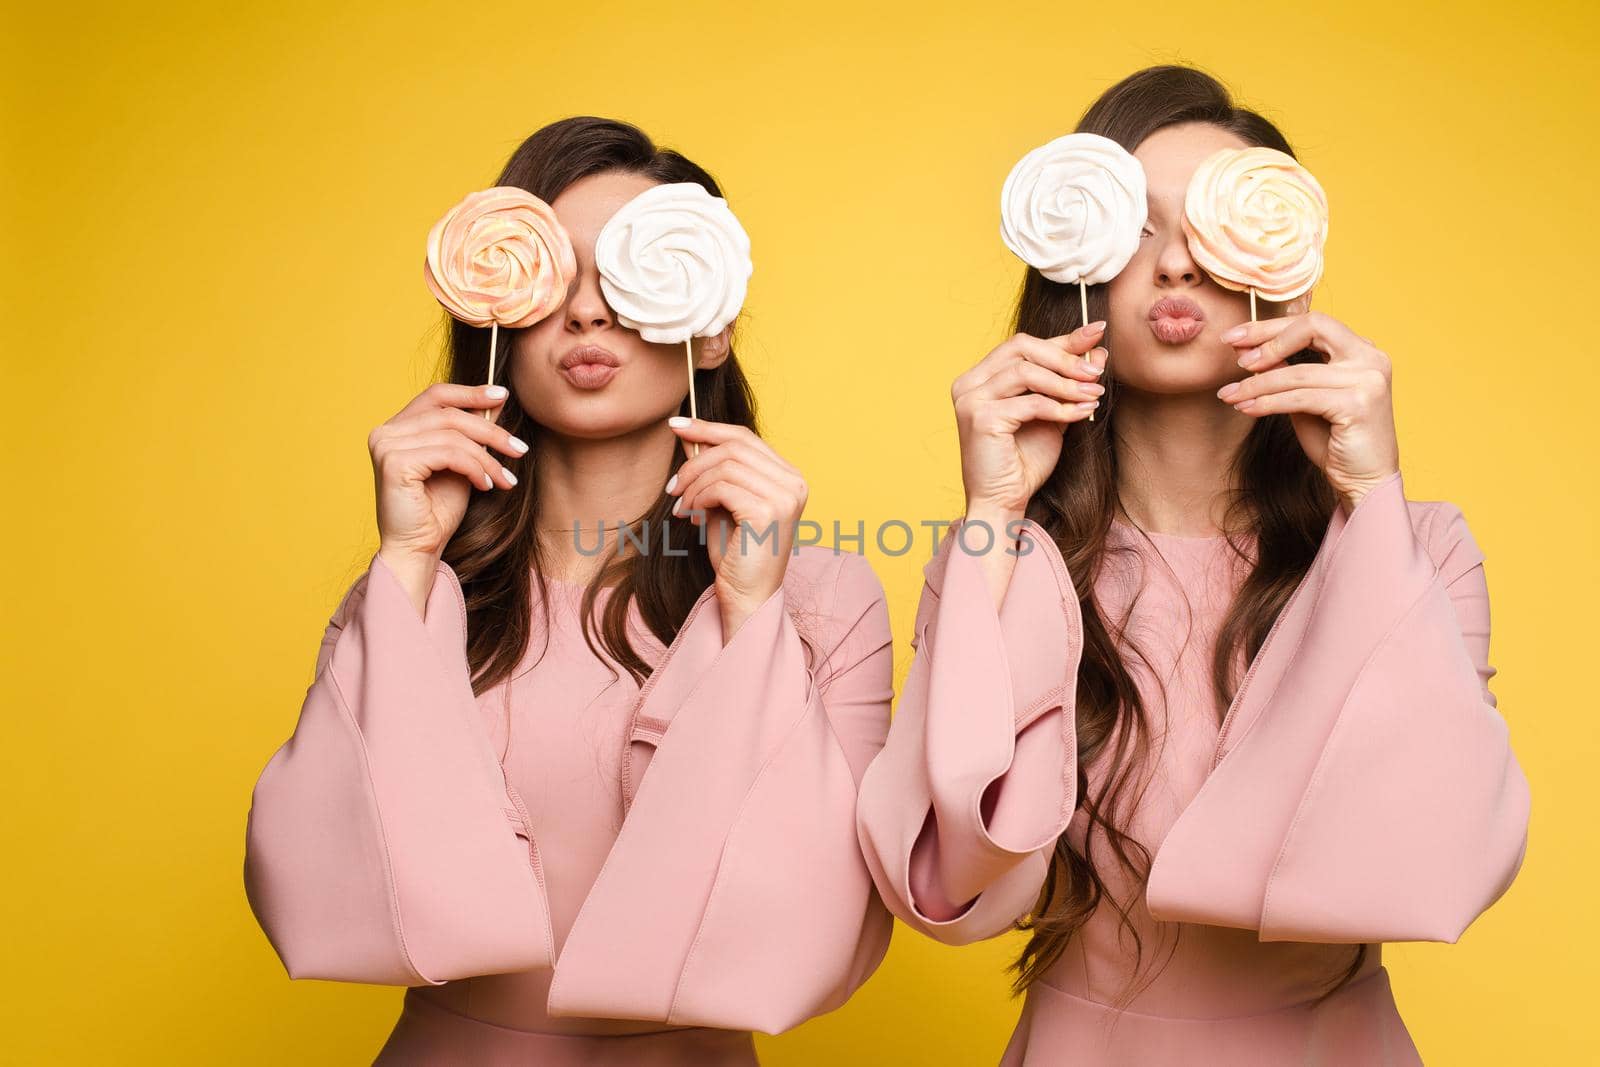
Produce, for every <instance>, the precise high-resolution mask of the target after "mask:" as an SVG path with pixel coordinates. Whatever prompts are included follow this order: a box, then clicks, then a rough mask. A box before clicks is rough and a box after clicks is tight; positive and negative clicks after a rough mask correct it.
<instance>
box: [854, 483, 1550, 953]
mask: <svg viewBox="0 0 1600 1067" xmlns="http://www.w3.org/2000/svg"><path fill="white" fill-rule="evenodd" d="M957 525H958V524H952V526H951V529H952V530H954V529H955V528H956V527H957ZM1022 542H1023V544H1022V545H1021V546H1020V547H1019V551H1024V552H1025V554H1023V555H1021V556H1020V557H1019V558H1018V560H1017V565H1016V570H1015V573H1014V576H1013V577H1012V580H1011V583H1010V586H1009V588H1008V590H1007V593H1006V596H1005V600H1004V602H1003V604H1002V605H1001V608H1000V610H999V611H998V612H996V610H995V608H994V603H993V599H992V597H991V596H990V594H989V592H988V589H987V587H986V585H985V582H984V578H983V575H982V573H981V572H980V570H979V569H978V567H977V566H976V563H975V561H974V559H973V558H972V557H971V556H969V555H968V554H967V553H966V552H963V551H960V550H952V548H951V545H952V544H953V541H952V539H950V538H946V539H945V541H944V543H943V544H942V546H941V548H940V550H939V552H938V554H937V555H936V556H935V558H934V559H933V560H932V561H931V562H930V563H929V564H928V565H927V566H926V567H925V568H924V574H925V577H926V584H925V586H924V588H923V593H922V599H921V602H920V604H919V606H918V611H917V617H916V623H915V633H914V636H913V647H914V648H916V649H917V650H918V652H917V654H916V656H915V658H914V660H913V662H912V666H911V672H910V675H909V676H908V678H907V680H906V683H905V686H904V690H903V692H902V696H901V702H900V707H899V710H898V711H897V712H896V714H895V718H894V723H893V726H892V728H891V730H890V733H889V738H888V741H887V743H886V745H885V746H884V749H883V751H882V753H881V754H880V755H879V756H878V758H877V759H876V760H875V761H874V762H873V764H872V766H871V767H870V768H869V769H868V771H867V774H866V777H865V778H864V780H863V781H862V785H861V794H860V803H859V808H858V816H857V817H858V830H859V833H860V837H861V843H862V846H863V849H864V851H865V854H866V858H867V863H868V866H869V867H870V869H871V871H872V875H873V878H874V880H875V881H876V883H877V886H878V889H879V891H880V892H881V893H882V895H883V897H884V898H885V900H886V901H887V903H888V905H889V907H890V909H891V910H892V911H893V912H894V913H895V914H896V915H898V916H899V917H900V918H901V919H902V920H904V921H905V922H906V923H908V924H909V925H911V926H913V927H915V928H917V929H918V930H921V931H922V932H923V933H925V934H928V935H929V936H931V937H934V938H937V939H938V940H940V941H944V942H947V943H951V944H960V943H966V942H971V941H976V940H980V939H983V938H987V937H992V936H994V935H996V934H999V933H1001V932H1003V931H1005V930H1006V929H1008V928H1009V927H1010V926H1011V925H1012V923H1013V922H1014V921H1015V920H1017V919H1018V918H1019V917H1021V916H1022V915H1024V914H1025V913H1026V912H1028V911H1029V910H1030V909H1031V908H1032V907H1033V906H1034V904H1035V899H1036V897H1037V895H1038V893H1039V890H1040V888H1041V885H1042V883H1043V880H1044V876H1045V872H1046V870H1047V862H1048V860H1049V857H1050V853H1051V850H1052V848H1053V846H1054V843H1055V841H1056V838H1057V837H1058V836H1060V834H1061V833H1062V832H1063V831H1064V830H1065V829H1066V827H1067V824H1068V822H1069V820H1070V819H1071V817H1072V814H1073V811H1074V809H1075V808H1076V806H1077V803H1078V797H1077V743H1076V730H1075V722H1074V710H1073V709H1074V702H1075V698H1076V682H1077V670H1078V663H1079V658H1080V655H1081V653H1082V647H1083V639H1082V618H1081V615H1080V609H1079V604H1078V599H1077V595H1076V593H1075V592H1074V588H1073V583H1072V580H1071V578H1070V576H1069V575H1068V573H1067V569H1066V566H1065V564H1064V562H1063V560H1062V557H1061V554H1060V552H1059V551H1058V549H1057V548H1056V546H1055V544H1054V543H1053V542H1052V541H1051V539H1050V537H1049V536H1048V535H1047V534H1046V533H1045V531H1044V530H1043V528H1041V527H1040V526H1039V525H1038V524H1036V523H1033V522H1029V523H1027V526H1026V529H1025V530H1024V532H1023V535H1022ZM1483 559H1484V557H1483V554H1482V552H1480V551H1479V549H1478V547H1477V545H1476V543H1475V542H1474V541H1473V539H1472V536H1471V534H1470V533H1469V531H1468V529H1467V524H1466V521H1465V519H1464V518H1463V517H1462V514H1461V512H1460V510H1459V509H1458V508H1456V507H1455V506H1453V505H1451V504H1447V503H1443V502H1424V503H1414V504H1413V503H1408V501H1407V500H1406V499H1405V495H1404V489H1403V485H1402V481H1401V477H1400V475H1399V474H1398V473H1397V474H1395V475H1394V476H1392V477H1391V478H1390V479H1389V480H1388V481H1386V482H1384V483H1383V484H1381V485H1379V486H1378V487H1377V488H1375V489H1373V490H1372V491H1371V493H1370V494H1369V495H1368V496H1366V497H1365V498H1364V499H1363V500H1362V501H1361V503H1360V504H1359V505H1358V506H1357V508H1356V509H1355V511H1354V512H1353V513H1352V514H1351V515H1349V516H1346V515H1345V513H1344V511H1343V510H1342V509H1340V510H1337V511H1336V512H1335V514H1334V516H1333V518H1332V520H1331V522H1330V523H1329V525H1328V529H1327V532H1326V534H1325V536H1324V537H1323V540H1322V544H1321V546H1320V548H1319V550H1318V552H1317V555H1316V558H1315V560H1314V562H1313V564H1312V566H1311V569H1310V571H1309V573H1308V574H1307V575H1306V577H1305V579H1304V581H1303V582H1302V583H1301V584H1300V586H1299V588H1298V589H1297V590H1296V592H1295V593H1294V595H1293V596H1292V598H1291V599H1290V601H1289V602H1288V604H1287V606H1286V607H1285V609H1284V610H1283V612H1282V613H1281V614H1280V616H1279V618H1278V620H1277V623H1276V624H1275V626H1274V627H1273V629H1272V631H1271V634H1270V636H1269V637H1268V639H1267V641H1266V644H1265V646H1264V647H1263V648H1262V650H1261V652H1260V654H1259V655H1258V656H1257V657H1256V659H1255V661H1254V662H1253V664H1252V665H1251V667H1250V669H1249V671H1248V673H1247V675H1246V676H1245V678H1244V680H1243V683H1242V685H1241V686H1240V689H1239V692H1238V694H1237V695H1236V696H1235V699H1234V702H1233V706H1232V708H1231V709H1230V710H1229V712H1228V716H1227V718H1226V720H1225V722H1224V724H1223V726H1222V731H1221V734H1220V737H1219V741H1218V745H1217V751H1216V754H1215V757H1214V760H1213V769H1212V770H1211V773H1210V776H1209V777H1208V778H1207V779H1206V781H1205V784H1204V785H1203V786H1202V788H1201V790H1200V792H1199V794H1198V795H1197V796H1196V797H1195V798H1194V800H1193V801H1192V802H1191V803H1190V804H1189V806H1188V807H1187V808H1186V809H1185V810H1184V812H1183V814H1182V815H1181V817H1180V818H1179V819H1178V821H1177V823H1176V824H1175V825H1174V826H1173V827H1172V829H1171V831H1170V832H1169V834H1168V835H1167V837H1166V838H1165V840H1164V841H1163V842H1162V843H1161V844H1160V847H1159V848H1158V849H1157V851H1156V854H1155V857H1154V861H1153V868H1152V870H1151V875H1150V881H1149V889H1148V898H1147V899H1148V905H1149V908H1150V911H1151V913H1152V914H1153V915H1154V916H1155V918H1157V919H1163V920H1174V921H1184V922H1190V923H1206V924H1213V925H1219V926H1228V927H1237V928H1240V929H1246V930H1253V931H1257V932H1258V933H1259V940H1261V941H1317V942H1349V943H1361V942H1376V941H1407V940H1422V941H1447V942H1454V941H1455V940H1456V939H1457V938H1459V937H1460V936H1461V933H1462V931H1463V930H1465V929H1466V927H1467V925H1468V924H1469V923H1471V922H1472V920H1473V919H1474V918H1476V917H1477V916H1478V915H1479V914H1481V913H1482V912H1483V911H1484V910H1485V909H1487V908H1488V907H1489V905H1490V904H1492V903H1493V902H1494V901H1495V900H1497V899H1498V898H1499V897H1500V896H1501V894H1503V893H1504V892H1505V891H1506V889H1507V887H1508V886H1509V885H1510V884H1511V881H1512V879H1513V878H1514V877H1515V876H1516V873H1517V871H1518V869H1519V868H1520V867H1521V864H1522V859H1523V855H1524V852H1525V849H1526V846H1527V828H1528V816H1529V793H1528V782H1527V779H1526V778H1525V777H1524V775H1523V773H1522V769H1521V767H1520V766H1519V765H1518V763H1517V760H1516V757H1515V756H1514V755H1513V753H1512V750H1511V746H1510V743H1509V739H1508V736H1507V729H1506V723H1505V720H1504V719H1503V718H1502V717H1501V716H1500V714H1499V712H1498V710H1497V707H1496V703H1495V698H1494V695H1493V694H1492V693H1491V692H1490V691H1489V688H1488V685H1487V682H1488V680H1489V677H1490V676H1491V675H1492V674H1493V670H1492V668H1490V667H1489V666H1488V660H1487V655H1488V637H1489V617H1488V603H1489V602H1488V591H1487V588H1486V584H1485V579H1484V571H1483V568H1482V567H1481V566H1478V564H1480V563H1482V561H1483ZM1042 719H1044V720H1049V721H1052V722H1054V723H1055V724H1056V728H1055V729H1049V730H1045V729H1034V730H1031V731H1027V732H1024V731H1025V729H1026V728H1027V727H1028V726H1030V725H1032V724H1034V723H1037V722H1039V721H1040V720H1042Z"/></svg>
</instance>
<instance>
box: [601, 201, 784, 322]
mask: <svg viewBox="0 0 1600 1067" xmlns="http://www.w3.org/2000/svg"><path fill="white" fill-rule="evenodd" d="M594 261H595V267H596V268H597V269H598V270H599V272H600V289H601V291H602V292H603V293H604V294H605V298H606V302H607V303H608V304H610V305H611V309H612V310H613V311H615V312H616V313H617V321H618V322H620V323H622V325H624V326H626V327H628V328H629V329H633V330H638V331H639V336H641V337H643V338H644V339H645V340H646V341H656V342H661V343H667V344H682V343H683V342H684V341H687V340H688V339H689V338H691V337H711V336H714V335H716V334H718V333H721V332H722V330H723V329H724V328H725V327H726V326H727V325H728V324H729V323H730V322H732V321H733V319H734V316H736V315H738V313H739V309H740V307H742V306H743V305H744V298H745V292H746V289H747V287H748V285H749V282H750V275H751V273H752V272H753V270H754V267H753V266H752V264H751V262H750V238H749V236H748V235H747V234H746V233H745V232H744V227H743V226H741V225H739V220H738V218H736V217H735V216H734V214H733V211H732V210H731V209H730V208H729V207H728V202H727V201H726V200H724V199H723V198H722V197H720V196H712V195H711V194H710V193H709V192H707V191H706V188H705V186H703V185H700V184H699V183H698V182H669V183H667V184H665V185H655V186H652V187H650V188H649V189H646V190H645V191H644V192H642V193H640V194H639V195H638V196H636V197H634V198H633V199H632V200H629V201H628V202H627V203H626V204H624V205H623V206H622V207H621V209H619V210H618V211H617V213H616V214H615V215H613V216H611V218H610V219H609V220H607V222H606V224H605V226H603V227H601V230H600V236H599V237H597V238H596V239H595V243H594Z"/></svg>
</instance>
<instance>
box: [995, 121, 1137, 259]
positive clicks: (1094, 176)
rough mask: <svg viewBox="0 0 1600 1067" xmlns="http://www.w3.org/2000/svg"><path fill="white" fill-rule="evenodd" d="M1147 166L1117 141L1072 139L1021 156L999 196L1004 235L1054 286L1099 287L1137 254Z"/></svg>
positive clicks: (1090, 135)
mask: <svg viewBox="0 0 1600 1067" xmlns="http://www.w3.org/2000/svg"><path fill="white" fill-rule="evenodd" d="M1146 206H1147V205H1146V201H1145V178H1144V167H1143V166H1142V165H1140V163H1139V161H1138V160H1137V159H1135V158H1134V157H1133V156H1132V155H1130V154H1129V152H1128V150H1127V149H1125V148H1123V147H1122V146H1121V145H1120V144H1118V143H1117V142H1115V141H1113V140H1111V139H1110V138H1109V137H1102V136H1100V135H1099V134H1097V133H1069V134H1067V135H1065V136H1064V137H1057V138H1056V139H1055V140H1053V141H1051V142H1049V143H1048V144H1045V145H1041V146H1040V147H1038V148H1035V149H1034V150H1033V151H1031V152H1029V153H1028V154H1027V155H1025V156H1023V157H1022V159H1021V160H1020V161H1018V163H1017V165H1016V166H1015V167H1013V168H1011V173H1010V174H1008V175H1007V176H1006V181H1005V185H1004V186H1003V187H1002V188H1001V190H1000V237H1001V239H1002V240H1004V241H1005V243H1006V247H1007V248H1009V249H1011V251H1012V252H1014V253H1015V254H1016V256H1017V258H1018V259H1020V260H1022V261H1023V262H1024V263H1026V264H1028V266H1030V267H1033V268H1035V269H1037V270H1038V271H1039V273H1040V274H1043V275H1044V276H1045V277H1046V278H1049V279H1050V280H1051V281H1053V282H1062V283H1073V284H1075V283H1077V282H1083V283H1084V284H1086V285H1099V284H1100V283H1102V282H1108V281H1110V280H1111V279H1112V278H1115V277H1116V276H1117V274H1118V273H1119V272H1121V270H1122V268H1123V267H1126V266H1127V265H1128V260H1130V259H1132V258H1133V254H1134V252H1136V251H1138V249H1139V231H1140V230H1142V229H1143V228H1144V222H1145V211H1146Z"/></svg>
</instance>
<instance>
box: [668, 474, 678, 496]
mask: <svg viewBox="0 0 1600 1067" xmlns="http://www.w3.org/2000/svg"><path fill="white" fill-rule="evenodd" d="M677 484H678V476H677V475H676V474H674V475H673V476H672V477H670V478H668V479H667V488H666V491H667V492H669V493H670V492H672V489H673V487H674V486H676V485H677Z"/></svg>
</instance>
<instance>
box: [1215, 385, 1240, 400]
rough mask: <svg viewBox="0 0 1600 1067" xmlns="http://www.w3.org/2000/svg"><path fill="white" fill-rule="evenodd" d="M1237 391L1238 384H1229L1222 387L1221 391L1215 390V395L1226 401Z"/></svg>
mask: <svg viewBox="0 0 1600 1067" xmlns="http://www.w3.org/2000/svg"><path fill="white" fill-rule="evenodd" d="M1238 391H1239V383H1238V382H1229V383H1228V384H1227V385H1224V386H1223V387H1222V388H1221V389H1218V390H1217V395H1218V396H1219V397H1221V398H1222V399H1223V400H1226V399H1228V398H1229V397H1230V396H1232V395H1233V394H1234V393H1237V392H1238Z"/></svg>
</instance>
